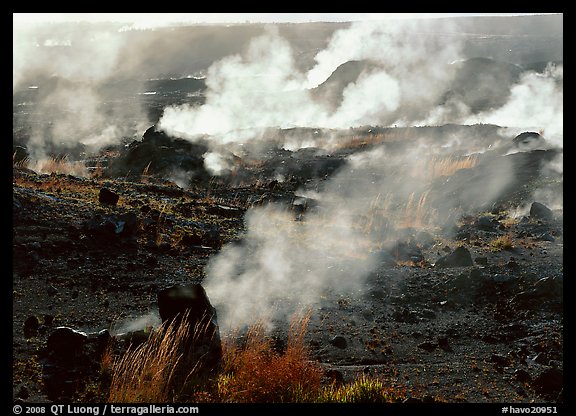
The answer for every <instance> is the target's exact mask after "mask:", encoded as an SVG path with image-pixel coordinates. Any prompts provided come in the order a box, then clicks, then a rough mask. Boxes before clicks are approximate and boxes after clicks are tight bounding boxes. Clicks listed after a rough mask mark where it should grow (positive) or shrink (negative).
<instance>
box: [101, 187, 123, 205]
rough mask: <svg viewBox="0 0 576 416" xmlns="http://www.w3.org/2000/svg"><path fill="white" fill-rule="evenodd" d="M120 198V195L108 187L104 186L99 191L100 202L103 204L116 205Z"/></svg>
mask: <svg viewBox="0 0 576 416" xmlns="http://www.w3.org/2000/svg"><path fill="white" fill-rule="evenodd" d="M119 199H120V195H118V194H117V193H116V192H112V191H111V190H110V189H108V188H102V189H100V192H99V193H98V202H100V203H101V204H108V205H116V204H117V203H118V200H119Z"/></svg>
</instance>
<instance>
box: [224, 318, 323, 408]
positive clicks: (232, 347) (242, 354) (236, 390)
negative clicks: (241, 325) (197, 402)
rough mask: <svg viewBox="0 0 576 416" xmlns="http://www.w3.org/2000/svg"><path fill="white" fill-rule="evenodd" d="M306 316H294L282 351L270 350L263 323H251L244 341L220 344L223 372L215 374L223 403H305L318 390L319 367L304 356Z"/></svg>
mask: <svg viewBox="0 0 576 416" xmlns="http://www.w3.org/2000/svg"><path fill="white" fill-rule="evenodd" d="M308 322H309V315H307V316H305V317H303V318H301V319H294V320H293V321H292V323H291V325H290V332H289V335H288V345H287V348H286V351H285V352H284V353H283V354H280V353H278V352H275V351H274V350H273V349H272V344H271V340H270V339H269V338H268V337H267V336H266V334H265V330H264V325H263V324H261V323H260V324H256V325H254V326H252V327H251V328H250V329H249V330H248V333H247V334H246V343H245V345H244V346H242V347H240V346H238V344H237V343H236V342H235V341H228V342H226V343H225V344H224V345H223V349H224V360H223V372H222V374H221V375H220V376H219V377H218V383H217V388H218V396H219V397H220V400H221V401H222V402H225V403H274V402H276V403H280V402H306V401H312V400H313V398H315V397H317V396H318V394H319V392H320V390H321V378H322V374H323V371H322V369H321V367H320V366H319V365H318V364H317V363H315V362H312V361H310V360H309V359H308V351H307V349H306V347H305V345H304V334H305V332H306V328H307V325H308Z"/></svg>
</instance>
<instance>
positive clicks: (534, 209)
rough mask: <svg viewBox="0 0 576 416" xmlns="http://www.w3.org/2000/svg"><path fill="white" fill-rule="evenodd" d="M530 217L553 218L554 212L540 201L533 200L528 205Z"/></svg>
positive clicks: (539, 218)
mask: <svg viewBox="0 0 576 416" xmlns="http://www.w3.org/2000/svg"><path fill="white" fill-rule="evenodd" d="M530 218H534V219H536V220H544V221H550V220H552V219H554V213H553V212H552V210H551V209H550V208H548V207H547V206H546V205H544V204H541V203H540V202H533V203H532V205H531V206H530Z"/></svg>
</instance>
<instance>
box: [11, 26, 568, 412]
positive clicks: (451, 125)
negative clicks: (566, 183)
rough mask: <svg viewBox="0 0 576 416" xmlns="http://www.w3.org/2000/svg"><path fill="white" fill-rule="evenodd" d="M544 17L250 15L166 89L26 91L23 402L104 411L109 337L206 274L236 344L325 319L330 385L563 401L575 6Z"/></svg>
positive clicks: (17, 138) (439, 396)
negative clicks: (367, 21)
mask: <svg viewBox="0 0 576 416" xmlns="http://www.w3.org/2000/svg"><path fill="white" fill-rule="evenodd" d="M534 19H535V18H534ZM558 19H559V22H560V35H558V33H557V27H558ZM460 22H461V21H460ZM474 22H475V23H474V24H478V23H480V22H476V21H474ZM486 22H487V21H484V23H486ZM510 22H512V20H511V21H510ZM518 22H522V24H520V23H518ZM526 22H527V21H526V20H524V21H520V20H518V21H514V23H518V24H516V25H510V26H509V29H508V32H507V33H501V32H498V31H496V30H495V28H497V27H501V26H499V25H498V24H497V23H498V22H497V21H494V22H492V23H491V25H489V26H485V32H483V33H480V32H473V31H465V30H464V29H466V28H467V29H471V28H472V27H474V28H476V29H478V27H479V26H473V25H472V26H470V25H471V24H472V23H471V22H468V23H467V25H468V26H466V25H462V26H458V25H456V26H454V25H453V24H450V25H448V26H445V25H446V22H444V23H443V25H442V26H439V27H440V28H442V29H443V30H439V27H435V29H434V31H432V32H430V30H431V27H427V26H426V27H421V26H418V25H416V26H415V25H412V24H410V25H404V24H403V25H399V26H398V27H394V28H390V26H384V27H383V26H378V25H362V24H349V25H348V24H346V25H341V24H335V26H333V27H332V26H330V25H328V24H326V25H319V24H318V25H313V24H312V25H310V26H308V29H309V30H308V31H307V32H306V33H307V35H309V36H310V37H309V38H306V37H305V36H304V35H303V34H302V33H300V36H298V35H297V34H298V33H299V32H298V30H294V28H293V27H291V26H287V27H280V29H274V28H272V29H270V28H263V27H253V26H250V25H247V26H246V27H241V28H233V29H230V28H229V29H222V32H217V33H221V34H222V36H223V38H224V39H228V40H229V39H230V37H234V36H237V35H238V33H240V32H241V33H245V32H246V31H247V32H246V33H248V35H246V34H245V36H247V40H246V41H245V42H244V43H243V42H240V41H238V42H239V44H240V46H239V45H236V44H232V43H228V41H224V40H222V39H220V42H221V43H219V45H228V48H224V49H223V50H222V56H219V57H211V58H206V59H207V60H208V61H209V62H210V65H207V64H205V63H204V64H201V63H196V64H197V65H198V68H204V69H203V70H199V69H198V68H196V69H195V70H194V71H193V70H192V67H185V68H184V69H183V68H178V71H180V72H179V74H180V76H179V77H172V79H171V78H170V77H162V79H148V80H146V81H145V82H137V81H134V80H132V81H126V80H118V79H114V80H112V78H110V76H109V74H108V75H106V76H102V77H101V78H100V79H97V81H98V82H95V81H94V80H95V78H94V77H88V76H87V74H85V73H84V72H83V71H84V70H82V71H80V69H79V68H82V67H81V66H80V65H79V66H78V67H73V68H70V67H69V71H68V72H67V73H68V75H69V78H68V79H65V77H64V76H61V77H45V78H42V77H40V76H39V75H38V73H34V71H30V72H29V73H27V76H28V77H32V76H33V75H34V76H35V78H34V77H32V78H33V79H34V80H35V82H34V83H32V82H23V81H22V80H21V79H18V80H15V89H14V91H15V93H14V134H13V150H14V157H13V158H14V163H13V290H12V304H13V333H12V334H13V374H12V379H13V397H14V399H16V400H22V401H30V402H47V401H59V400H72V401H79V402H87V401H102V400H104V401H105V397H102V394H103V392H102V386H103V385H104V384H105V383H106V380H102V379H101V373H100V362H99V358H100V354H101V352H102V348H103V347H104V346H105V341H107V339H108V337H109V336H112V337H115V338H118V339H119V340H124V339H125V338H132V339H134V338H135V337H137V336H138V335H141V334H142V330H144V329H145V328H147V327H149V326H153V327H154V326H158V325H159V323H160V321H161V319H160V316H159V312H158V298H157V297H158V293H159V292H160V291H161V290H162V289H165V288H168V287H172V286H174V285H185V284H190V283H200V284H202V286H203V287H204V288H205V289H206V293H207V295H208V298H209V299H210V301H211V303H212V305H213V306H214V307H215V308H216V311H217V313H218V323H219V329H220V334H221V336H222V337H226V336H230V335H231V334H235V333H237V332H236V331H237V330H240V331H242V330H245V329H246V328H247V327H249V326H250V325H253V324H256V323H259V322H264V324H265V326H266V327H267V328H268V330H269V333H270V334H271V336H273V337H274V339H275V347H276V348H277V349H278V350H279V351H281V350H282V349H283V348H285V346H286V342H287V331H288V328H289V324H290V320H291V319H292V317H293V316H294V314H298V313H309V314H310V323H309V326H308V328H307V333H306V345H307V346H308V347H309V348H310V358H311V359H312V360H316V361H318V362H319V363H321V364H322V366H323V367H324V368H325V381H326V383H330V382H345V381H349V380H352V379H354V377H356V376H357V375H358V374H362V373H368V374H371V375H374V376H376V377H381V378H382V379H383V380H385V381H386V383H388V384H389V385H393V386H396V387H397V388H398V389H400V390H402V391H404V392H405V393H406V397H407V398H408V401H413V402H426V403H429V402H474V403H480V402H482V403H495V402H497V403H534V402H546V403H561V402H563V401H564V398H563V386H564V383H563V316H564V314H563V144H562V143H563V124H562V111H563V108H562V97H563V92H562V91H563V89H562V88H563V86H562V84H563V70H562V68H563V67H562V54H561V48H560V49H559V52H558V49H557V48H556V46H557V45H558V41H560V45H561V40H562V36H561V23H562V16H561V15H559V16H556V17H553V16H548V17H542V19H540V20H538V22H540V24H541V25H540V26H539V28H540V29H541V30H542V33H539V34H538V36H536V34H534V33H532V35H530V36H532V37H530V36H528V35H527V34H526V27H528V26H524V23H526ZM488 27H490V28H491V29H490V30H488V29H487V28H488ZM550 27H554V28H555V30H556V32H555V31H554V30H552V29H549V30H548V32H546V29H547V28H550ZM455 28H458V30H456V29H455ZM448 29H450V30H451V31H452V32H450V31H447V30H448ZM207 30H208V29H207V28H204V29H202V30H200V31H199V32H188V31H187V30H185V29H184V28H182V29H181V32H182V33H186V34H187V36H191V35H190V33H196V34H195V35H194V36H197V37H198V39H201V40H204V41H206V39H212V38H211V35H212V32H211V31H210V33H209V34H206V33H204V32H202V31H207ZM238 31H240V32H238ZM181 32H180V31H178V33H181ZM230 32H233V33H232V34H230ZM253 32H254V33H253ZM67 33H68V32H61V33H59V34H58V35H59V36H64V35H65V34H67ZM431 33H432V35H430V34H431ZM407 34H408V35H410V36H406V35H407ZM456 34H458V35H456ZM52 35H54V34H52ZM232 35H234V36H232ZM398 35H400V36H398ZM46 36H47V35H46ZM54 36H55V35H54ZM125 36H126V35H125ZM128 36H129V37H130V38H131V39H132V38H134V39H140V38H139V36H144V37H145V36H150V38H147V40H146V39H145V40H138V41H137V42H136V41H135V40H134V39H132V41H134V42H136V43H134V44H135V45H139V47H142V45H146V44H147V42H148V44H149V42H152V41H155V42H160V41H159V40H158V39H159V38H156V37H155V36H154V34H151V33H147V32H145V31H144V32H142V33H129V34H128ZM527 36H528V37H527ZM455 38H457V40H458V42H454V39H455ZM50 39H55V38H53V37H51V38H50ZM114 39H116V38H114ZM182 39H185V37H182ZM306 39H307V41H306ZM446 39H449V40H450V42H448V41H447V40H446ZM61 40H62V39H61ZM82 40H83V41H84V42H88V40H87V38H83V39H82ZM116 40H118V42H109V44H110V45H120V46H122V47H123V46H124V43H123V42H124V38H122V37H119V38H118V39H116ZM120 40H121V41H120ZM359 40H364V41H365V43H364V46H365V47H364V48H363V49H361V50H362V51H364V53H360V52H358V53H352V49H350V48H349V49H345V48H344V49H343V47H344V46H345V45H356V44H357V43H354V41H356V42H358V41H359ZM212 42H216V43H218V42H217V40H214V39H212ZM350 42H352V43H350ZM160 43H161V42H160ZM80 44H83V43H80ZM88 44H89V42H88ZM126 44H129V43H126ZM153 44H154V43H153ZM208 44H210V43H208ZM54 45H55V44H54V43H50V44H48V43H46V42H45V43H44V44H43V48H42V51H43V53H44V52H46V49H50V48H55V46H54ZM158 45H160V46H162V45H163V44H162V43H161V44H158ZM234 45H235V46H234ZM294 45H296V46H294ZM551 45H552V46H551ZM448 46H449V47H448ZM60 47H64V46H62V45H60ZM235 48H237V49H235ZM430 48H433V49H430ZM506 48H507V49H509V50H510V53H509V54H507V52H506ZM64 49H65V48H64ZM144 49H145V48H144ZM160 49H161V48H160ZM55 50H56V49H50V53H53V54H55V55H54V56H59V55H58V53H57V52H55ZM120 50H122V49H121V48H120ZM136 50H138V48H136ZM431 50H433V51H437V53H432V52H431ZM176 51H177V49H173V50H172V49H170V50H168V49H164V50H163V52H162V53H163V54H164V55H166V54H168V55H169V53H176ZM271 51H273V53H272V52H271ZM342 51H346V52H347V53H343V52H342ZM486 51H491V53H486ZM46 53H47V54H48V52H46ZM476 53H477V54H478V55H475V54H476ZM470 54H472V56H470ZM106 56H108V55H106ZM115 56H118V55H115ZM120 56H123V57H125V56H126V55H120ZM134 56H137V55H136V53H135V52H133V56H132V58H134ZM138 56H139V55H138ZM174 56H176V55H174ZM294 57H296V58H294ZM508 58H509V59H508ZM140 59H141V58H140ZM56 61H57V60H56ZM144 62H148V63H149V64H150V66H149V67H148V68H149V69H150V68H151V67H153V66H154V65H159V63H162V64H166V62H164V61H163V60H158V61H154V60H152V61H150V60H148V61H146V60H144ZM187 62H190V61H189V60H186V59H183V58H181V59H180V60H178V61H177V63H179V64H180V65H183V66H185V65H186V63H187ZM212 62H214V63H212ZM312 62H313V63H312ZM103 63H105V62H103ZM121 63H122V65H120V68H121V69H122V70H123V71H126V73H127V74H130V71H131V70H132V69H134V67H136V64H137V63H138V64H140V63H141V62H140V61H139V60H136V61H135V60H134V59H132V60H126V61H121ZM128 64H130V65H128ZM152 64H154V65H152ZM203 65H204V66H203ZM106 68H108V67H106ZM106 68H103V69H102V71H104V72H105V70H106ZM310 68H311V69H310ZM53 69H60V68H59V67H56V66H55V67H54V68H53ZM72 69H74V70H75V71H76V72H75V71H73V70H72ZM198 71H200V72H198ZM182 73H189V74H191V73H194V74H195V76H194V77H192V76H191V77H183V76H181V75H182ZM71 74H72V75H71ZM198 74H199V75H198ZM196 75H198V76H196ZM32 78H29V79H32ZM96 78H97V77H96ZM88 79H89V80H90V81H88ZM62 327H65V328H67V329H65V330H63V329H62ZM75 331H78V332H75ZM122 342H123V341H122Z"/></svg>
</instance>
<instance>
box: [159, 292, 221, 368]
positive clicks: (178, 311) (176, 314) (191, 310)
mask: <svg viewBox="0 0 576 416" xmlns="http://www.w3.org/2000/svg"><path fill="white" fill-rule="evenodd" d="M158 309H159V313H160V318H161V319H162V322H163V324H165V326H166V327H167V326H168V325H171V324H172V325H175V326H178V325H180V324H186V325H188V327H189V331H190V332H189V334H188V336H187V338H186V339H185V340H184V343H183V344H184V351H183V353H184V355H185V356H184V364H185V363H188V364H192V365H196V363H198V364H199V365H198V366H197V367H196V368H197V370H198V371H201V372H202V371H208V372H210V371H213V370H216V369H217V368H218V367H219V365H220V360H221V358H222V345H221V342H220V330H219V327H218V321H217V316H216V309H215V308H214V307H213V306H212V304H211V303H210V300H209V299H208V296H207V295H206V291H205V290H204V288H203V287H202V285H200V284H189V285H176V286H172V287H169V288H166V289H163V290H161V291H160V292H159V293H158Z"/></svg>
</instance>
